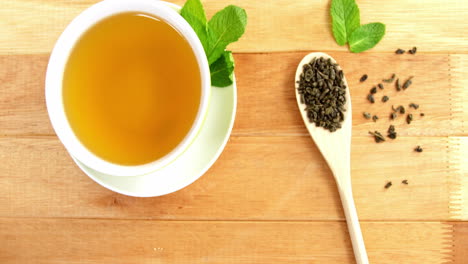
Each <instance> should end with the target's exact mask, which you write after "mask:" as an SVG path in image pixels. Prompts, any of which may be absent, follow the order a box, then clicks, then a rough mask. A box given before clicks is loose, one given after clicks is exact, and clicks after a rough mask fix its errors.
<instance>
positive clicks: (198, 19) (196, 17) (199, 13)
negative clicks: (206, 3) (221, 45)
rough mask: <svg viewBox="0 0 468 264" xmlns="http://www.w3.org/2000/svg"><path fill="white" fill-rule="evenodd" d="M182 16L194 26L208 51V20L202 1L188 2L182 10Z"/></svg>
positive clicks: (191, 0)
mask: <svg viewBox="0 0 468 264" xmlns="http://www.w3.org/2000/svg"><path fill="white" fill-rule="evenodd" d="M180 15H181V16H182V17H183V18H184V19H185V20H186V21H187V22H188V23H189V24H190V26H192V28H193V30H194V31H195V33H197V36H198V38H199V39H200V42H201V43H202V45H203V48H204V49H205V50H206V46H207V44H206V42H207V39H208V37H207V36H208V20H207V19H206V14H205V9H203V5H202V3H201V1H200V0H187V2H185V4H184V6H183V7H182V9H181V10H180Z"/></svg>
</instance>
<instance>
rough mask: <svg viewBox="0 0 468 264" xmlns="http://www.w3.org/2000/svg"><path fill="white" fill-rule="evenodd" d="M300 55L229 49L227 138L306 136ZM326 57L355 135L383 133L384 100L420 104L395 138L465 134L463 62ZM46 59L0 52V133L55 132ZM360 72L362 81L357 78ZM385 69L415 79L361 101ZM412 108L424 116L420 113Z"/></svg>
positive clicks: (378, 56)
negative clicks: (347, 99) (334, 65)
mask: <svg viewBox="0 0 468 264" xmlns="http://www.w3.org/2000/svg"><path fill="white" fill-rule="evenodd" d="M305 54H306V53H305V52H291V53H273V54H271V53H270V54H235V58H236V65H237V70H236V75H237V80H238V93H239V99H238V112H237V117H236V122H235V128H234V132H233V133H234V135H250V136H251V135H307V131H306V130H305V127H304V124H303V122H302V120H301V117H300V115H299V113H298V109H297V105H296V101H295V97H294V96H295V95H294V90H293V89H294V88H293V87H294V86H293V85H294V79H293V78H294V72H295V69H296V67H297V63H298V62H299V61H300V59H301V58H302V57H303V56H304V55H305ZM331 55H332V56H334V57H335V58H336V59H337V60H338V62H340V63H341V64H342V66H343V68H344V69H345V71H346V76H347V79H348V83H349V86H350V87H351V94H352V101H353V133H354V134H353V135H354V136H367V133H368V131H369V130H372V131H373V130H381V131H386V130H387V128H388V125H389V120H388V116H389V114H390V112H391V105H392V104H395V105H398V104H403V105H405V106H406V107H407V105H408V104H409V103H410V102H415V103H418V104H420V109H419V110H418V111H413V110H411V111H413V112H414V113H415V115H416V116H415V117H416V118H415V121H414V122H413V123H412V124H411V125H407V124H406V123H405V121H404V119H405V118H404V117H400V118H398V119H397V120H396V121H394V122H393V123H394V124H396V125H397V130H398V133H399V135H402V136H449V135H466V133H467V131H466V129H465V126H466V124H467V122H464V121H465V120H467V119H468V111H463V110H464V109H463V108H462V107H464V106H463V105H465V104H464V101H462V100H465V99H461V98H466V97H463V95H464V94H465V93H466V89H461V88H459V87H461V85H460V84H458V82H456V81H454V80H453V81H451V80H452V79H453V78H455V77H457V76H459V75H456V74H455V73H454V72H456V71H460V70H463V69H464V67H463V65H462V64H459V63H453V64H450V63H449V60H450V59H449V56H448V55H444V54H433V55H429V54H417V55H416V56H396V55H394V54H384V53H378V54H366V55H355V54H350V53H347V52H332V53H331ZM47 60H48V56H47V55H15V56H0V65H1V67H0V80H1V81H2V86H0V92H1V93H2V95H3V96H2V97H1V98H0V135H18V134H20V135H51V134H54V131H53V129H52V127H51V125H50V123H49V119H48V117H47V112H46V107H45V103H44V75H45V70H46V67H47ZM452 61H453V60H452ZM449 69H450V70H451V71H449ZM429 71H430V74H429V73H428V72H429ZM364 73H366V74H368V75H369V79H368V80H367V81H366V82H365V83H359V81H358V80H359V78H360V77H361V75H362V74H364ZM392 73H396V74H398V76H400V77H401V78H402V79H406V78H407V77H409V76H412V75H414V76H415V77H414V81H413V83H414V84H413V85H412V86H411V87H410V88H408V90H406V91H404V92H399V93H397V92H396V91H395V89H394V87H393V85H387V84H386V85H385V89H384V90H383V91H379V92H378V93H377V96H376V98H377V102H376V103H375V104H373V105H372V104H370V103H369V102H368V101H367V100H366V95H367V94H368V92H369V89H370V88H372V86H373V85H375V84H377V83H378V82H379V81H381V79H382V78H387V77H389V76H390V75H391V74H392ZM451 76H452V77H451ZM453 76H455V77H453ZM452 85H453V87H454V88H453V87H452ZM384 94H386V95H388V96H390V100H389V101H388V102H387V103H382V102H380V98H381V96H383V95H384ZM467 97H468V96H467ZM407 108H408V107H407ZM363 111H368V112H371V113H372V114H377V115H378V116H379V117H380V120H379V121H378V122H377V123H374V122H372V121H369V120H365V119H364V118H363V117H362V112H363ZM419 112H424V113H425V114H426V116H425V117H423V118H421V117H419V116H418V114H419Z"/></svg>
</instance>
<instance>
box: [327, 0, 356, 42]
mask: <svg viewBox="0 0 468 264" xmlns="http://www.w3.org/2000/svg"><path fill="white" fill-rule="evenodd" d="M330 15H331V18H332V31H333V36H334V37H335V40H336V42H337V43H338V45H340V46H343V45H344V44H346V43H347V42H348V41H349V38H350V36H351V34H352V33H353V31H354V30H356V29H357V28H358V27H359V25H360V17H359V7H358V6H357V4H356V2H355V1H354V0H332V3H331V7H330Z"/></svg>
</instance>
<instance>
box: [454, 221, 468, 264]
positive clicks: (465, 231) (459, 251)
mask: <svg viewBox="0 0 468 264" xmlns="http://www.w3.org/2000/svg"><path fill="white" fill-rule="evenodd" d="M452 225H453V256H454V262H453V263H455V264H463V263H466V260H467V259H468V246H467V245H468V223H467V222H454V223H452Z"/></svg>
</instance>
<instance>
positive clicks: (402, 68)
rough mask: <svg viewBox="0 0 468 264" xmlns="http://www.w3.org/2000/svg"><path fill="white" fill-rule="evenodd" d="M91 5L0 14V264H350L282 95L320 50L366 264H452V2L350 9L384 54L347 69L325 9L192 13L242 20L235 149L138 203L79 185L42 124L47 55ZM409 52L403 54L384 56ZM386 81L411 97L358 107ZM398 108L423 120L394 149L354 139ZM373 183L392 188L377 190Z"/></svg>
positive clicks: (463, 205) (348, 57)
mask: <svg viewBox="0 0 468 264" xmlns="http://www.w3.org/2000/svg"><path fill="white" fill-rule="evenodd" d="M98 1H99V0H80V1H53V0H40V1H39V0H4V1H2V3H1V5H0V17H2V19H0V82H1V84H0V94H1V96H0V160H1V161H2V162H0V193H1V195H0V263H7V264H10V263H15V264H16V263H21V264H23V263H136V262H138V263H227V264H230V263H255V264H262V263H321V264H322V263H323V264H327V263H343V264H347V263H354V257H353V255H352V250H351V245H350V243H349V238H348V234H347V230H346V225H345V223H344V222H343V214H342V209H341V204H340V201H339V198H338V194H337V191H336V187H335V183H334V181H333V179H332V176H331V174H330V172H329V170H328V168H327V166H326V164H325V162H324V160H323V159H322V157H321V156H320V154H319V153H318V151H317V149H316V147H315V145H314V144H313V143H312V141H311V140H310V138H309V137H308V136H307V134H306V130H305V128H304V124H303V123H302V120H301V119H300V116H299V114H298V112H297V111H298V110H297V106H296V103H295V101H294V100H295V99H294V92H293V91H292V89H293V78H294V71H295V69H296V66H297V63H298V62H299V61H300V59H301V58H302V57H303V56H304V55H305V54H306V53H308V52H309V51H327V52H328V53H330V55H332V56H333V57H334V58H335V59H337V61H338V62H339V63H340V64H341V66H342V67H343V68H344V69H345V73H346V76H347V79H348V82H349V85H350V89H351V95H352V103H353V110H354V111H353V142H352V146H353V149H352V166H353V168H352V179H353V188H354V195H355V200H356V203H357V209H358V214H359V216H360V217H361V219H362V220H363V223H362V228H363V232H364V238H365V241H366V244H367V248H368V251H369V256H370V262H371V263H375V264H380V263H382V264H386V263H392V264H394V263H424V264H442V263H447V264H448V263H449V264H466V260H467V259H468V251H467V248H468V246H467V245H468V222H453V221H454V220H468V210H467V208H468V163H467V162H466V157H468V139H467V137H466V136H468V130H467V124H468V115H467V113H468V99H467V98H468V89H466V87H468V78H467V77H466V73H467V72H468V46H467V45H466V43H467V41H468V37H467V36H466V32H467V31H468V24H467V23H466V22H465V18H466V16H467V14H468V5H467V4H466V3H465V2H464V1H458V0H448V1H438V0H426V1H410V0H398V1H385V0H376V1H371V0H359V1H358V3H359V7H360V10H361V22H362V23H368V22H377V21H379V22H383V23H385V24H386V25H387V33H386V36H385V37H384V39H383V40H382V42H381V43H379V45H377V46H376V47H375V48H374V49H372V50H370V51H368V52H365V53H361V54H359V55H357V54H351V53H349V52H348V50H347V47H340V46H338V45H337V44H336V43H335V41H334V40H333V37H332V35H331V33H330V17H329V15H328V8H329V6H328V5H329V1H328V0H318V1H286V0H266V1H248V0H234V1H215V0H207V1H203V3H204V5H205V7H206V9H207V14H208V16H209V17H211V16H212V15H213V14H214V13H215V11H217V10H219V9H221V8H223V7H224V6H226V5H228V4H236V5H239V6H241V7H244V8H245V9H246V10H247V13H248V16H249V22H248V27H247V31H246V34H245V35H244V36H243V38H242V39H241V40H240V41H239V42H237V43H234V44H233V45H231V46H230V47H229V48H230V49H232V50H233V51H234V52H235V59H236V67H237V68H236V76H237V81H238V113H237V118H236V123H235V128H234V131H233V136H232V137H231V139H230V142H229V143H228V145H227V148H226V149H225V151H224V152H223V154H222V156H221V157H220V159H219V160H218V161H217V162H216V164H215V165H214V166H213V167H212V168H211V169H210V170H209V171H208V173H207V174H206V175H204V176H203V177H202V178H201V179H200V180H198V181H197V182H195V183H194V184H192V185H190V186H189V187H187V188H185V189H183V190H181V191H179V192H176V193H173V194H170V195H167V196H163V197H156V198H146V199H140V198H133V197H126V196H123V195H119V194H116V193H113V192H111V191H108V190H106V189H104V188H102V187H100V186H99V185H97V184H96V183H95V182H93V181H92V180H90V179H89V178H88V177H86V176H85V175H84V174H83V173H82V172H81V171H80V170H79V169H78V167H76V165H75V164H74V163H73V162H72V160H71V158H70V157H69V156H68V154H67V152H66V151H65V150H64V148H63V146H62V145H61V143H60V142H59V141H58V139H57V138H56V137H55V133H54V131H53V129H52V127H51V125H50V123H49V119H48V116H47V111H46V107H45V102H44V75H45V71H46V67H47V61H48V57H49V53H50V52H51V50H52V48H53V45H54V43H55V41H56V40H57V38H58V36H59V35H60V33H61V32H62V31H63V29H64V28H65V27H66V25H67V24H68V23H69V22H70V21H71V20H72V19H73V18H74V17H75V16H76V15H78V14H79V13H80V12H81V11H83V10H84V9H86V8H87V7H89V6H90V5H91V4H94V3H96V2H98ZM174 2H175V3H177V4H179V5H180V4H183V2H184V0H176V1H174ZM413 46H417V47H418V53H417V54H416V55H415V56H410V55H407V54H405V55H402V56H396V55H395V54H394V53H393V52H394V50H396V49H397V48H403V49H409V48H411V47H413ZM364 73H366V74H368V75H369V79H368V80H367V81H366V82H365V83H362V84H361V83H359V82H358V79H359V78H360V77H361V75H362V74H364ZM392 73H396V74H397V75H398V76H399V77H400V78H402V79H405V78H407V77H409V76H411V75H414V76H415V77H414V82H413V83H414V84H413V85H412V86H411V87H410V89H408V90H406V91H405V92H400V93H396V91H395V90H394V88H393V87H391V86H389V85H385V89H384V91H379V93H378V96H377V99H379V98H380V96H382V95H384V94H385V95H388V96H390V101H389V102H387V103H386V104H383V103H381V102H379V100H377V101H378V102H377V103H376V104H374V105H371V104H369V103H368V102H367V101H366V100H365V96H366V95H367V93H368V91H369V89H370V88H371V87H372V86H373V85H375V84H377V83H378V82H380V80H381V79H382V78H386V77H389V76H390V75H391V74H392ZM410 102H415V103H419V104H420V109H419V110H418V111H414V110H411V111H413V112H414V113H416V114H417V113H419V112H424V113H425V114H426V115H425V117H424V118H419V117H418V118H417V119H416V120H415V121H414V122H413V123H412V124H411V125H407V124H405V123H404V120H403V118H401V117H400V118H398V119H397V120H396V121H394V122H393V124H395V125H396V126H397V132H398V138H397V139H396V140H394V141H388V142H385V143H382V144H375V143H374V142H373V141H372V139H371V138H370V137H369V136H368V135H367V132H368V131H369V130H380V131H382V132H384V131H386V129H387V128H388V125H389V124H390V122H389V121H388V120H387V118H386V117H387V116H388V115H389V111H390V106H391V105H392V104H403V105H405V106H406V105H407V104H408V103H410ZM363 111H367V112H371V113H373V114H377V115H379V117H380V119H379V121H378V122H377V123H373V122H369V121H366V120H364V119H363V118H362V112H363ZM415 145H421V146H422V147H423V148H424V152H423V153H415V152H413V151H412V149H413V148H414V147H415ZM402 179H408V180H409V185H408V186H406V185H402V184H401V183H400V182H401V180H402ZM387 181H392V182H393V183H394V185H393V186H392V187H391V188H390V189H388V190H385V189H384V188H383V186H384V184H385V183H386V182H387ZM447 220H449V221H451V222H444V221H447ZM392 221H394V222H392Z"/></svg>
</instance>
